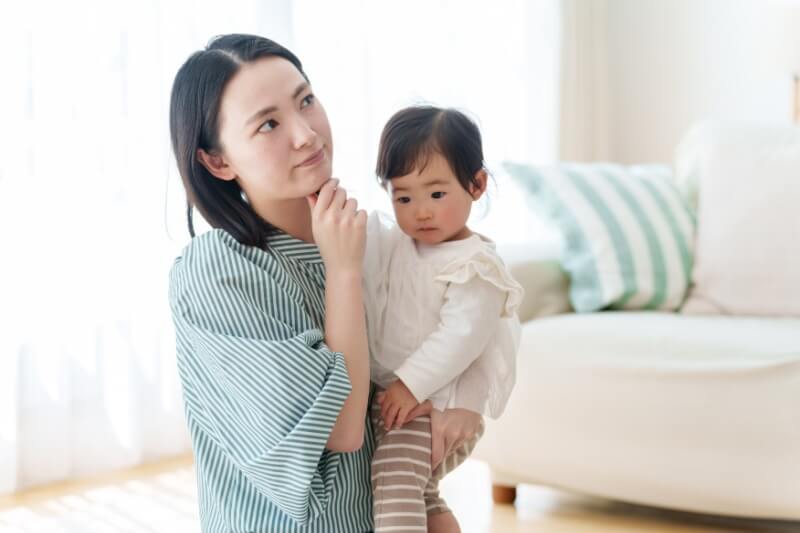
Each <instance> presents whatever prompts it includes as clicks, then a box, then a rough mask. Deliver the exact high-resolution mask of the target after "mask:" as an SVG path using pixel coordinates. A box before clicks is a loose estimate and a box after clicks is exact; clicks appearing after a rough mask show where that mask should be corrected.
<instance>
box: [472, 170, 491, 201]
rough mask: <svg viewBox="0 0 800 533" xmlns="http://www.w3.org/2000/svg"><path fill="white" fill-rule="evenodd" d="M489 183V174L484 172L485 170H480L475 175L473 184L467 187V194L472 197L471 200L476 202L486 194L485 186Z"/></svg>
mask: <svg viewBox="0 0 800 533" xmlns="http://www.w3.org/2000/svg"><path fill="white" fill-rule="evenodd" d="M488 182H489V174H488V173H487V172H486V169H485V168H482V169H480V170H479V171H478V172H476V173H475V179H474V183H472V184H470V186H469V194H470V196H472V200H473V201H474V200H478V199H479V198H480V197H481V196H483V193H485V192H486V185H487V183H488Z"/></svg>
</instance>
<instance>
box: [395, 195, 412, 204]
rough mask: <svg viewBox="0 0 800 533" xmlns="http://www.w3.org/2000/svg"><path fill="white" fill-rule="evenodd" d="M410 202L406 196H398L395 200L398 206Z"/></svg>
mask: <svg viewBox="0 0 800 533" xmlns="http://www.w3.org/2000/svg"><path fill="white" fill-rule="evenodd" d="M410 201H411V198H409V197H408V196H400V197H399V198H397V199H396V200H395V202H397V203H398V204H407V203H409V202H410Z"/></svg>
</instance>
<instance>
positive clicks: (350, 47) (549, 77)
mask: <svg viewBox="0 0 800 533" xmlns="http://www.w3.org/2000/svg"><path fill="white" fill-rule="evenodd" d="M293 13H294V15H293V17H292V22H293V34H294V43H295V49H296V51H297V53H298V55H299V56H300V58H301V59H302V60H303V62H304V67H305V68H306V71H307V72H308V74H309V76H310V78H311V81H312V83H313V84H314V87H315V90H316V92H317V94H318V96H319V97H320V99H321V101H322V102H323V104H324V105H325V107H326V109H327V111H328V115H329V118H330V120H331V125H332V128H333V134H334V139H335V150H334V152H335V155H334V172H335V173H337V174H338V176H339V177H340V178H341V179H342V180H343V181H344V183H345V185H346V186H348V187H350V188H351V189H353V190H354V191H355V194H357V196H358V198H359V199H360V200H362V202H365V203H366V205H367V206H369V207H375V208H380V209H384V210H389V209H390V205H389V203H388V201H387V199H386V194H385V193H384V192H383V191H382V190H381V189H380V188H379V187H378V185H377V184H376V183H375V180H374V177H373V176H374V166H375V158H376V155H377V147H378V139H379V136H380V131H381V128H382V127H383V125H384V123H385V122H386V120H387V119H388V118H389V117H390V116H391V115H392V113H393V112H395V111H397V110H398V109H400V108H401V107H403V106H406V105H409V104H414V103H420V102H429V103H434V104H437V105H441V106H448V107H457V108H461V109H463V110H466V111H468V112H469V114H471V115H472V116H473V117H474V118H475V119H476V120H477V121H478V123H479V125H480V126H481V130H482V133H483V138H484V151H485V156H486V159H487V163H488V164H489V167H490V170H491V171H493V172H494V175H495V185H496V187H490V193H491V194H490V199H489V201H488V202H486V203H485V204H484V206H483V208H479V209H477V210H475V216H474V219H473V221H472V222H473V226H474V227H475V228H476V229H477V230H479V231H481V232H483V233H485V234H487V235H488V236H489V237H491V238H493V239H494V240H496V241H498V242H499V243H523V242H530V241H532V240H536V241H539V240H542V239H545V240H551V239H552V237H553V235H552V233H551V232H550V231H549V230H548V229H547V228H545V227H544V226H543V225H542V224H541V222H540V221H539V220H538V219H537V218H536V217H534V216H533V215H532V214H531V212H530V209H528V207H527V206H526V205H525V201H524V195H523V194H521V191H520V190H519V188H517V186H516V185H515V184H514V183H513V182H511V181H510V180H509V179H508V178H507V176H506V175H505V174H504V173H503V171H502V166H501V165H500V162H501V161H502V160H504V159H514V160H517V161H522V162H538V163H547V162H552V161H554V160H555V159H556V158H557V155H558V122H559V100H558V94H559V74H560V55H559V54H560V52H559V43H560V14H561V11H560V2H559V0H530V1H524V0H503V1H500V2H495V3H489V2H485V1H480V0H408V1H405V2H402V3H398V2H384V1H378V2H375V1H369V0H339V1H337V2H328V3H322V2H317V1H314V0H295V1H294V2H293Z"/></svg>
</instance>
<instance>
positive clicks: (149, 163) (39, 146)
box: [0, 0, 291, 492]
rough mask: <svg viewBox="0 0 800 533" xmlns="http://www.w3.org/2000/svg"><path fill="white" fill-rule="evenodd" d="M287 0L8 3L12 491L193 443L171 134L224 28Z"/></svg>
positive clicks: (264, 20) (4, 174) (282, 22)
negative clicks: (174, 311) (171, 295)
mask: <svg viewBox="0 0 800 533" xmlns="http://www.w3.org/2000/svg"><path fill="white" fill-rule="evenodd" d="M290 17H291V10H290V9H289V3H288V2H285V1H273V2H263V1H257V0H233V1H228V2H226V3H224V4H221V3H218V2H210V1H206V2H204V1H187V0H183V1H170V2H159V1H156V0H149V1H148V0H146V1H137V2H133V1H129V2H114V1H107V0H82V1H72V2H58V1H52V2H30V3H26V2H17V3H16V6H15V7H14V8H13V9H11V8H8V9H4V12H3V15H2V17H0V39H2V43H0V44H1V46H0V59H1V60H0V65H2V83H0V117H2V128H0V151H2V157H0V217H1V219H0V228H2V229H1V230H0V231H2V245H3V251H2V263H1V266H0V269H1V270H2V272H1V274H0V280H2V281H0V283H1V284H2V285H0V289H1V291H0V302H1V303H0V305H1V306H2V323H0V349H1V350H2V351H0V492H8V491H12V490H18V489H21V488H25V487H29V486H32V485H36V484H41V483H46V482H51V481H55V480H59V479H64V478H69V477H81V476H87V475H92V474H95V473H98V472H101V471H105V470H111V469H117V468H122V467H127V466H131V465H134V464H137V463H141V462H145V461H149V460H154V459H157V458H159V457H163V456H167V455H174V454H179V453H185V452H186V451H188V450H189V441H188V438H187V434H186V429H185V422H184V419H183V412H182V404H181V395H180V387H179V385H178V380H177V375H176V374H177V372H176V364H175V344H174V337H173V331H172V324H171V320H170V316H169V309H168V304H167V272H168V270H169V267H170V265H171V263H172V261H173V258H174V257H175V256H176V255H178V253H179V251H180V249H181V248H182V247H183V246H184V245H185V243H186V242H187V240H188V235H187V234H186V230H185V223H184V220H183V212H184V209H183V206H182V202H183V197H182V194H181V193H180V181H179V179H178V177H177V176H176V172H175V169H174V164H173V161H172V156H171V153H170V149H169V138H168V121H167V116H168V105H169V90H170V87H171V83H172V79H173V77H174V75H175V72H176V71H177V69H178V67H179V66H180V64H181V62H182V61H183V60H185V58H186V57H188V55H189V53H191V52H192V51H194V50H197V49H199V48H201V47H202V46H203V45H204V44H205V43H206V41H207V40H208V38H209V37H210V36H212V35H214V34H218V33H224V32H232V31H240V32H253V33H263V34H269V35H274V36H276V38H277V39H282V40H287V39H288V37H289V28H290V26H291V22H290Z"/></svg>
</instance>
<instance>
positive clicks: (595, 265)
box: [504, 162, 695, 312]
mask: <svg viewBox="0 0 800 533" xmlns="http://www.w3.org/2000/svg"><path fill="white" fill-rule="evenodd" d="M504 166H505V168H506V170H508V172H509V173H510V174H511V175H512V176H513V177H515V178H516V179H517V180H518V181H519V182H520V183H522V184H523V186H524V187H525V188H526V189H527V190H529V191H530V192H531V193H532V195H533V198H534V202H535V205H536V207H537V209H538V210H539V211H540V212H541V213H542V214H544V215H545V216H547V217H548V218H549V219H550V220H551V221H552V222H554V223H555V225H556V226H557V227H558V228H559V229H560V231H561V233H562V235H563V237H564V241H565V246H564V251H563V256H562V266H563V268H564V270H566V271H567V273H568V274H569V275H570V278H571V280H570V300H571V302H572V306H573V307H574V308H575V310H576V311H578V312H591V311H597V310H600V309H606V308H611V309H659V310H675V309H677V308H678V307H680V305H681V303H682V302H683V299H684V297H685V295H686V291H687V288H688V285H689V280H690V275H691V270H692V241H693V238H694V228H695V221H694V215H693V214H692V212H691V211H690V209H689V208H688V206H687V204H686V202H685V201H684V200H683V198H682V197H681V196H680V194H679V192H678V190H677V188H676V187H675V186H674V184H673V182H672V180H671V173H670V169H669V168H668V167H665V166H656V165H648V166H632V167H624V166H620V165H613V164H599V163H598V164H562V165H558V166H552V167H536V166H528V165H520V164H516V163H511V162H507V163H505V165H504Z"/></svg>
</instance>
